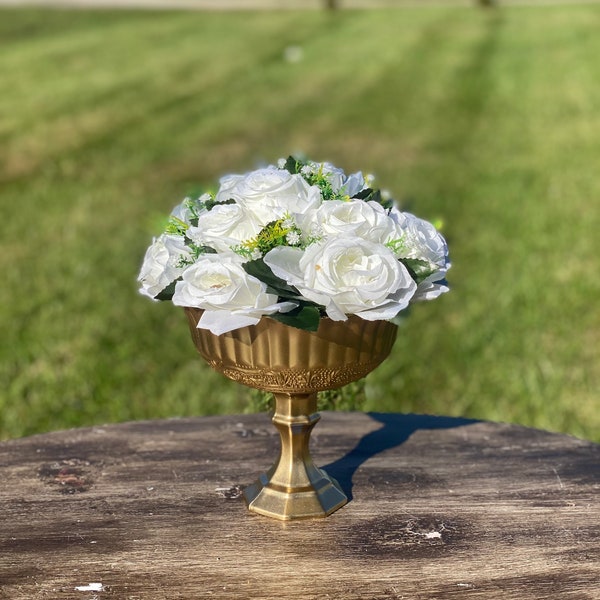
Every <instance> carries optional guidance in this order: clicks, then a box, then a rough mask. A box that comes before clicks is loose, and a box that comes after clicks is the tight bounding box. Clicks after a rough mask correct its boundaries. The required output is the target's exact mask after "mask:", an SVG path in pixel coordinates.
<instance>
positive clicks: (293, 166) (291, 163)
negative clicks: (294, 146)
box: [284, 156, 304, 175]
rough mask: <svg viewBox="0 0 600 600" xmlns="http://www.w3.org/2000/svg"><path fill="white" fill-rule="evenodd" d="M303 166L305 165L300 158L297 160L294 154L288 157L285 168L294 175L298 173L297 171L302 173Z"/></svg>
mask: <svg viewBox="0 0 600 600" xmlns="http://www.w3.org/2000/svg"><path fill="white" fill-rule="evenodd" d="M303 166H304V165H303V164H302V163H301V162H300V161H299V160H296V159H295V158H294V157H293V156H288V159H287V160H286V161H285V165H284V169H285V170H286V171H289V172H290V173H291V174H292V175H296V174H297V173H300V169H301V168H302V167H303Z"/></svg>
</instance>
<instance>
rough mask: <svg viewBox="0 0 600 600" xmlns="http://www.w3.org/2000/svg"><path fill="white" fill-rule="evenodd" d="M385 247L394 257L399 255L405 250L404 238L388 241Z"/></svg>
mask: <svg viewBox="0 0 600 600" xmlns="http://www.w3.org/2000/svg"><path fill="white" fill-rule="evenodd" d="M385 245H386V246H387V247H388V248H389V249H390V250H391V251H392V252H393V253H394V254H396V255H397V254H401V253H402V252H404V251H405V250H406V241H405V240H404V238H396V239H395V240H390V241H389V242H386V243H385Z"/></svg>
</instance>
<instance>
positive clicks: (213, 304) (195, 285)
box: [173, 254, 296, 335]
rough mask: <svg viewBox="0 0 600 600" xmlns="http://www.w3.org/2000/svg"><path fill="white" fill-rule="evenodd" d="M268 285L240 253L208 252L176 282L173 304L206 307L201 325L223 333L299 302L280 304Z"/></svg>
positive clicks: (253, 323) (250, 323)
mask: <svg viewBox="0 0 600 600" xmlns="http://www.w3.org/2000/svg"><path fill="white" fill-rule="evenodd" d="M266 289H267V286H266V285H265V284H264V283H263V282H262V281H259V280H258V279H256V277H252V276H251V275H248V273H246V271H244V269H243V268H242V265H241V259H240V258H239V257H238V256H236V255H233V254H232V255H223V254H206V255H204V256H203V257H201V258H200V259H199V260H198V261H197V262H196V263H195V264H194V265H192V266H191V267H188V269H186V270H185V272H184V273H183V277H182V280H181V281H178V282H177V284H176V285H175V293H174V295H173V304H175V305H176V306H191V307H196V308H202V309H204V313H203V314H202V317H201V318H200V321H199V323H198V328H199V329H209V330H210V331H211V332H212V333H214V334H215V335H221V334H222V333H226V332H228V331H232V330H233V329H238V328H240V327H245V326H247V325H256V324H257V323H258V322H259V321H260V318H261V317H262V316H263V315H267V314H273V313H275V312H278V311H284V312H285V311H286V310H291V309H292V308H294V307H295V306H296V305H295V304H293V303H290V302H281V303H279V304H278V303H277V296H276V295H274V294H268V293H267V292H266Z"/></svg>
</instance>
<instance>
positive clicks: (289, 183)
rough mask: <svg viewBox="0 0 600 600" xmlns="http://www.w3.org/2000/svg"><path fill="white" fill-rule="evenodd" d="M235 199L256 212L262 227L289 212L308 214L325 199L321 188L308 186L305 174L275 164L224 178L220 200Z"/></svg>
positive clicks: (220, 190)
mask: <svg viewBox="0 0 600 600" xmlns="http://www.w3.org/2000/svg"><path fill="white" fill-rule="evenodd" d="M231 198H233V199H234V200H236V202H238V203H239V204H240V205H241V206H243V207H244V208H245V209H247V210H248V211H249V212H251V213H253V214H254V215H255V217H256V218H257V220H258V221H259V222H260V224H261V225H262V226H264V225H266V224H267V223H269V222H270V221H274V220H276V219H281V218H282V217H283V216H284V215H285V214H286V213H290V214H291V215H295V214H304V213H305V212H307V211H308V210H310V209H313V208H316V207H317V206H318V205H319V204H320V203H321V201H322V198H321V193H320V191H319V189H318V188H317V187H316V186H310V185H308V183H307V182H306V181H305V180H304V178H303V177H302V176H301V175H292V174H291V173H288V171H284V170H281V169H277V168H275V167H267V168H265V169H258V170H257V171H253V172H251V173H248V174H247V175H230V176H228V177H224V178H222V179H221V187H220V189H219V191H218V192H217V195H216V200H217V201H218V202H224V201H226V200H229V199H231Z"/></svg>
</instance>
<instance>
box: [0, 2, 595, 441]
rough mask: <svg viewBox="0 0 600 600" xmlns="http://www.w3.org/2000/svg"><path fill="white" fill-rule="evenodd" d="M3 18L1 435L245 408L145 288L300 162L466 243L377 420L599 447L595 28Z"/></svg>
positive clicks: (321, 18)
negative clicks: (197, 207)
mask: <svg viewBox="0 0 600 600" xmlns="http://www.w3.org/2000/svg"><path fill="white" fill-rule="evenodd" d="M5 15H8V19H3V23H4V25H2V26H0V44H2V50H3V51H2V53H0V68H2V73H3V75H4V73H6V74H7V77H6V78H4V77H3V85H6V84H7V87H6V89H9V90H11V93H10V94H3V95H1V96H0V137H1V141H2V145H1V148H0V157H1V158H2V164H3V165H4V167H3V170H2V174H1V175H0V176H1V177H2V181H3V182H4V183H3V187H2V199H1V202H0V215H1V216H2V223H3V225H2V241H1V242H0V243H1V244H2V253H1V254H0V267H1V268H2V271H3V272H4V273H5V285H4V287H3V288H2V291H0V306H1V308H0V323H2V329H3V333H4V334H5V335H4V339H5V340H6V341H7V344H6V345H5V346H4V347H3V349H2V350H0V357H1V359H0V380H1V381H0V383H1V384H2V388H1V389H3V390H5V391H3V392H0V409H1V410H2V419H3V420H2V422H1V424H0V435H1V436H15V435H24V434H28V433H34V432H37V431H43V430H47V429H56V428H58V427H66V426H78V425H83V424H90V423H99V422H104V421H114V420H125V419H138V418H158V417H163V416H172V415H186V414H209V413H214V412H237V411H241V410H244V409H245V408H246V407H247V406H248V402H247V391H246V390H244V389H243V388H241V387H239V386H236V385H235V384H232V383H229V382H227V381H225V380H223V379H222V378H221V377H220V376H218V375H216V374H214V373H212V372H211V371H210V370H209V369H208V368H207V367H205V366H203V365H202V363H201V361H200V360H199V359H198V358H196V356H195V354H194V351H193V348H192V346H191V342H190V341H189V334H188V333H187V331H186V324H185V320H184V319H183V316H182V315H181V314H180V311H179V310H178V309H176V308H174V307H172V306H169V305H157V304H153V303H150V302H148V301H147V300H145V299H144V298H141V297H139V296H138V295H137V292H136V286H135V282H134V279H135V276H136V274H137V270H138V268H139V261H140V260H141V256H142V254H143V251H144V249H145V247H146V245H147V243H148V242H149V239H150V237H151V236H152V235H153V234H156V233H157V232H158V231H159V228H160V222H161V221H162V219H163V218H164V214H166V212H167V211H168V210H169V209H170V208H171V206H172V205H173V204H175V203H176V202H178V201H179V200H180V199H181V197H182V196H183V195H185V193H187V192H188V191H189V190H192V189H198V188H199V187H201V186H204V185H209V184H210V183H211V182H214V180H215V179H216V178H217V177H218V176H219V175H220V174H223V173H226V172H229V171H239V170H246V169H249V168H253V167H255V166H256V164H257V161H260V160H262V161H267V162H270V161H273V160H275V159H276V158H277V157H279V156H281V155H282V154H285V153H286V152H288V151H292V150H297V149H301V150H304V151H306V152H307V153H309V154H311V155H313V156H315V157H317V158H323V159H330V160H332V161H333V162H335V163H337V164H340V165H343V166H344V167H346V168H347V169H348V170H353V169H359V168H363V169H365V170H370V171H373V172H375V173H376V174H377V175H378V176H379V182H380V184H381V185H382V186H384V187H388V188H389V189H391V190H392V191H394V192H395V193H397V195H399V196H400V197H401V199H402V200H403V202H404V205H405V207H407V208H409V209H411V210H413V211H414V212H416V213H417V214H420V215H422V216H424V217H426V218H437V217H441V218H442V219H443V221H444V223H445V229H444V231H445V233H446V235H447V237H448V239H449V241H450V244H451V249H452V257H453V262H454V267H453V269H452V271H451V273H450V275H451V277H450V278H451V283H452V286H453V291H452V293H451V294H449V295H447V296H446V297H444V298H442V299H440V300H439V301H437V302H434V303H429V304H426V305H420V306H417V307H415V309H414V310H413V311H412V314H411V315H410V317H409V319H407V321H406V323H405V325H404V326H403V327H402V329H401V331H400V335H399V340H398V343H397V345H396V348H395V350H394V353H393V356H392V358H391V360H390V361H388V362H387V363H386V364H384V365H383V366H382V367H381V368H380V369H379V370H378V371H376V372H375V373H374V374H373V375H372V376H371V378H370V380H369V385H368V391H369V396H370V397H369V400H368V401H367V404H366V405H365V408H368V409H371V410H395V411H408V410H411V411H416V412H437V413H444V414H464V415H469V416H475V417H479V418H492V419H496V420H513V421H517V422H521V423H525V424H529V425H535V426H541V427H547V428H550V429H555V430H562V431H569V432H571V433H574V434H577V435H582V436H584V437H588V438H592V439H598V433H597V432H598V430H599V425H600V423H599V421H598V416H597V410H596V409H595V407H596V406H597V390H598V388H599V387H600V386H599V385H598V383H599V382H598V378H599V377H598V375H599V372H600V361H599V360H598V358H599V357H598V343H597V342H598V331H600V323H599V320H598V311H597V310H594V305H593V302H592V299H593V298H594V297H597V296H598V283H597V280H596V279H595V278H594V277H592V276H590V275H589V274H590V273H593V272H594V271H597V270H598V267H599V259H598V255H599V253H598V250H599V248H598V245H599V243H598V241H597V236H596V235H595V232H596V231H597V226H598V210H597V198H598V193H599V191H600V190H599V188H600V183H599V182H598V181H597V177H595V176H594V172H595V171H594V165H595V164H596V159H597V156H598V149H599V148H598V139H600V138H599V137H598V135H597V134H598V131H599V129H600V127H599V123H598V116H597V115H598V111H597V108H598V90H597V87H596V86H594V84H593V82H594V81H595V80H596V79H597V76H598V68H599V67H598V64H597V61H594V59H593V57H594V56H595V55H597V54H598V46H599V45H600V42H598V41H597V40H596V38H595V37H594V35H593V32H594V31H595V27H596V26H597V22H598V16H599V13H598V9H596V8H595V7H569V8H560V7H552V8H545V9H525V8H519V9H516V8H515V9H505V10H502V11H496V12H495V13H486V12H482V11H476V10H471V9H463V8H429V9H426V10H425V9H423V10H421V9H414V10H411V9H407V10H403V11H360V12H353V11H344V12H343V13H341V14H340V15H339V16H338V15H336V16H334V18H332V16H331V15H327V14H324V13H308V12H306V13H305V12H302V13H287V12H285V13H257V14H248V13H244V14H239V13H231V14H226V15H225V14H214V13H210V14H207V13H183V12H173V13H168V12H166V13H160V14H157V13H111V12H102V11H99V12H89V13H79V12H69V11H64V12H62V11H57V12H46V11H26V10H12V11H4V12H3V16H5ZM7 21H9V22H10V25H11V26H10V27H6V22H7ZM42 22H43V23H44V26H42V25H41V23H42ZM45 27H47V29H45ZM2 32H7V35H3V34H2ZM15 32H21V33H20V34H18V33H15ZM290 45H297V46H299V47H301V48H302V51H303V56H302V60H301V61H300V62H298V63H289V62H286V61H285V60H284V58H283V55H284V50H285V48H286V47H287V46H290ZM557 82H558V83H559V85H557ZM16 206H18V207H19V210H15V207H16Z"/></svg>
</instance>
